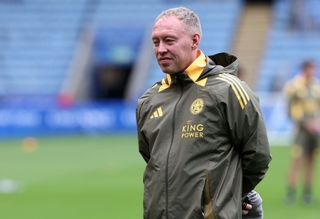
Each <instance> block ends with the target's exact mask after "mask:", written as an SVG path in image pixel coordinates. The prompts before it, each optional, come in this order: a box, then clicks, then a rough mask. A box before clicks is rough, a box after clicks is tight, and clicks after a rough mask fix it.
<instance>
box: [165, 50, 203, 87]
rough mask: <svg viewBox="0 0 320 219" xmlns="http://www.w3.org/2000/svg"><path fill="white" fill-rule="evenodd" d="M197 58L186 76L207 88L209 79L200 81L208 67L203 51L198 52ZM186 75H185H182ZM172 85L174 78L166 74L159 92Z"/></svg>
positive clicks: (186, 71)
mask: <svg viewBox="0 0 320 219" xmlns="http://www.w3.org/2000/svg"><path fill="white" fill-rule="evenodd" d="M197 53H198V54H197V58H196V59H195V60H194V61H193V62H192V63H191V65H189V67H188V68H187V69H186V70H185V74H186V75H187V76H188V77H189V78H190V79H191V80H192V81H193V82H194V83H196V84H198V85H200V86H205V84H206V82H207V78H205V79H202V80H200V81H198V79H199V78H200V76H201V73H202V72H203V70H204V69H205V68H206V66H207V57H206V56H205V55H204V54H203V52H202V51H201V50H198V52H197ZM182 74H184V73H182ZM171 83H172V76H171V75H170V74H166V77H165V78H164V79H162V81H161V86H160V88H159V92H161V91H163V90H165V89H167V88H169V87H170V85H171Z"/></svg>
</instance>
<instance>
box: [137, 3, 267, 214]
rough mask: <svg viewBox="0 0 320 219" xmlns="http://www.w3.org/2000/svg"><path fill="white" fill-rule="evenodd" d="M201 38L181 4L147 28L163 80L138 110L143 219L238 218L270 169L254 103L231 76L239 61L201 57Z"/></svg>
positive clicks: (196, 22) (192, 15)
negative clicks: (141, 163)
mask: <svg viewBox="0 0 320 219" xmlns="http://www.w3.org/2000/svg"><path fill="white" fill-rule="evenodd" d="M200 39H201V26H200V21H199V18H198V16H197V15H196V14H195V13H194V12H193V11H191V10H189V9H187V8H183V7H180V8H173V9H169V10H166V11H164V12H162V13H161V14H160V15H159V16H158V18H157V19H156V21H155V24H154V26H153V29H152V41H153V46H154V53H155V56H156V58H157V61H158V64H159V66H160V68H161V69H162V71H163V72H164V73H165V78H164V79H163V80H162V81H161V82H158V83H156V84H155V85H154V86H152V88H150V89H149V90H147V91H146V93H145V94H144V95H143V96H142V97H141V98H140V99H139V101H138V106H137V126H138V141H139V151H140V153H141V155H142V157H143V158H144V159H145V161H146V162H147V167H146V170H145V173H144V177H143V181H144V218H145V219H156V218H159V219H160V218H161V219H162V218H163V219H164V218H165V219H191V218H205V219H210V218H215V219H226V218H227V219H237V218H241V217H242V211H241V210H242V198H244V197H245V196H246V195H247V193H248V192H250V191H251V190H252V189H253V188H254V187H255V186H256V185H257V184H258V183H259V182H260V180H262V178H263V177H264V175H265V173H266V171H267V169H268V164H269V161H270V159H271V158H270V153H269V145H268V140H267V136H266V130H265V126H264V123H263V120H262V115H261V112H260V109H259V104H258V99H257V98H256V97H255V95H254V94H253V93H252V91H251V90H250V89H248V87H247V86H246V85H245V84H243V83H241V82H240V80H239V79H237V77H236V76H235V74H236V72H237V66H238V60H237V58H236V57H234V56H231V55H228V54H226V53H220V54H217V55H214V56H205V55H204V54H203V53H202V52H201V51H200V50H199V43H200ZM244 207H245V208H246V209H245V210H246V212H244V213H247V210H249V209H250V207H249V208H248V205H247V204H245V205H244Z"/></svg>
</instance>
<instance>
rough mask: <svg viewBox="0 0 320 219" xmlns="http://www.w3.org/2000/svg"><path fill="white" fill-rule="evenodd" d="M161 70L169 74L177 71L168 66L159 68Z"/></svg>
mask: <svg viewBox="0 0 320 219" xmlns="http://www.w3.org/2000/svg"><path fill="white" fill-rule="evenodd" d="M161 70H162V72H163V73H165V74H170V75H172V74H177V73H179V72H178V71H175V70H172V69H169V68H161Z"/></svg>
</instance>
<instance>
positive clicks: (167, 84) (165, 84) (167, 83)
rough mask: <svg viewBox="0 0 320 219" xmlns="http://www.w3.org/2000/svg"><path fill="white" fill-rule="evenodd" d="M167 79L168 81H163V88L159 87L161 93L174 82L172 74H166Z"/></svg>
mask: <svg viewBox="0 0 320 219" xmlns="http://www.w3.org/2000/svg"><path fill="white" fill-rule="evenodd" d="M166 79H167V80H165V79H162V81H161V86H160V87H159V90H158V92H159V93H160V92H161V91H164V90H165V89H167V88H169V87H170V85H171V82H172V80H171V76H170V74H166Z"/></svg>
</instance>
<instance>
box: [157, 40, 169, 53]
mask: <svg viewBox="0 0 320 219" xmlns="http://www.w3.org/2000/svg"><path fill="white" fill-rule="evenodd" d="M167 51H168V50H167V47H166V45H165V43H163V42H160V43H159V47H158V52H159V53H164V52H167Z"/></svg>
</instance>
